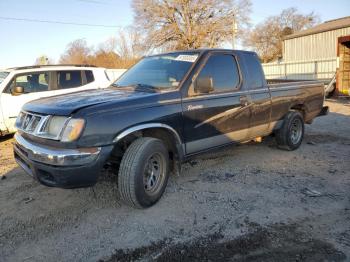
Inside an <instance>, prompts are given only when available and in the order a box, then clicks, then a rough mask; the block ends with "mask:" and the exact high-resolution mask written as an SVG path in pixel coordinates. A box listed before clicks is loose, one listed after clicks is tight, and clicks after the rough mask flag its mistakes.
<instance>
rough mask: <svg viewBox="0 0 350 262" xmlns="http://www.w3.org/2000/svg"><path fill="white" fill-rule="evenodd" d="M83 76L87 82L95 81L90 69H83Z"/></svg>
mask: <svg viewBox="0 0 350 262" xmlns="http://www.w3.org/2000/svg"><path fill="white" fill-rule="evenodd" d="M85 77H86V83H87V84H89V83H91V82H94V81H95V78H94V73H93V72H92V71H91V70H85Z"/></svg>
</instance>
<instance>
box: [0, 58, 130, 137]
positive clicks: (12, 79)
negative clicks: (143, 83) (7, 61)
mask: <svg viewBox="0 0 350 262" xmlns="http://www.w3.org/2000/svg"><path fill="white" fill-rule="evenodd" d="M124 71H125V70H113V69H108V70H107V69H105V68H99V67H93V66H81V65H55V66H51V65H50V66H28V67H17V68H10V69H5V70H0V136H1V135H5V134H9V133H14V132H15V131H16V129H15V126H14V124H15V121H16V117H17V115H18V114H19V112H20V110H21V107H22V106H23V105H24V104H25V103H27V102H29V101H31V100H34V99H38V98H41V97H47V96H54V95H60V94H66V93H72V92H78V91H82V90H87V89H96V88H106V87H108V86H109V85H110V84H111V83H112V82H114V80H115V79H116V78H117V77H118V76H119V75H121V74H122V73H123V72H124Z"/></svg>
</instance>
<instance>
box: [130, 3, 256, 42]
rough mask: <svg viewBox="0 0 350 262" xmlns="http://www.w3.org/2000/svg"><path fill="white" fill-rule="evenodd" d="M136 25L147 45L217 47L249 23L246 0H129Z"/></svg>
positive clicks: (249, 6)
mask: <svg viewBox="0 0 350 262" xmlns="http://www.w3.org/2000/svg"><path fill="white" fill-rule="evenodd" d="M132 7H133V9H134V12H135V24H136V26H137V28H138V29H139V30H140V31H142V32H144V33H145V35H146V36H147V40H146V41H145V43H147V44H148V45H149V47H153V48H163V49H190V48H200V47H217V46H220V45H221V44H222V43H224V42H226V41H229V40H231V39H232V34H233V24H234V22H236V23H238V25H239V29H240V30H239V31H238V36H240V33H241V32H242V30H243V29H244V28H245V27H246V26H247V25H249V17H248V15H249V13H250V9H251V2H250V0H133V3H132Z"/></svg>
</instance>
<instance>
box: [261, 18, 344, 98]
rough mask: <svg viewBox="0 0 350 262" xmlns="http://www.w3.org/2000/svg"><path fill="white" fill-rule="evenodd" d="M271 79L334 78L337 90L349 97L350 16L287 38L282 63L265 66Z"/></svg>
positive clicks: (329, 79)
mask: <svg viewBox="0 0 350 262" xmlns="http://www.w3.org/2000/svg"><path fill="white" fill-rule="evenodd" d="M263 67H264V71H265V74H266V75H267V78H284V79H320V80H321V79H322V80H324V81H325V83H328V82H330V81H331V80H332V79H333V78H334V80H336V81H334V82H336V88H337V91H338V92H339V93H340V94H347V95H349V89H350V16H349V17H344V18H339V19H335V20H330V21H327V22H324V23H322V24H319V25H317V26H315V27H313V28H310V29H308V30H304V31H301V32H298V33H295V34H292V35H289V36H287V37H286V38H285V39H284V41H283V60H282V62H275V63H267V64H263Z"/></svg>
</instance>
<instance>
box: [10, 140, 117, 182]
mask: <svg viewBox="0 0 350 262" xmlns="http://www.w3.org/2000/svg"><path fill="white" fill-rule="evenodd" d="M13 147H14V156H15V160H16V162H17V163H18V165H19V166H21V167H22V168H23V169H24V171H26V172H27V173H28V174H29V175H31V176H33V177H34V178H35V179H37V180H38V181H39V182H41V183H42V184H44V185H47V186H55V187H62V188H74V187H85V186H91V185H94V184H95V183H96V182H97V179H98V176H99V173H100V170H101V169H102V167H103V165H104V164H105V162H106V160H107V158H108V157H109V155H110V152H111V151H112V148H113V147H112V146H105V147H93V148H80V149H79V148H78V149H60V148H53V147H48V146H44V145H41V144H40V145H39V144H36V143H34V142H31V141H28V140H26V139H24V138H23V137H22V136H21V135H19V134H18V133H17V134H15V143H14V146H13Z"/></svg>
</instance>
